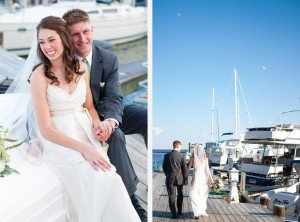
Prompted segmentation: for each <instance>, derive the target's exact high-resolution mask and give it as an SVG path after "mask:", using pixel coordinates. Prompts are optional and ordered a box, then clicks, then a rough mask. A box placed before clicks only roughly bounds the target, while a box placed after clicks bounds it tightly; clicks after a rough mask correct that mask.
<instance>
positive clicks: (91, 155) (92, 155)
mask: <svg viewBox="0 0 300 222" xmlns="http://www.w3.org/2000/svg"><path fill="white" fill-rule="evenodd" d="M82 155H83V156H84V158H85V159H86V160H87V161H88V162H89V163H90V164H91V165H92V167H93V168H94V169H95V170H97V171H98V170H99V169H98V167H99V168H100V169H101V170H102V171H103V172H105V171H106V169H108V170H109V169H110V168H111V165H110V163H109V162H108V161H107V160H106V159H105V158H104V157H103V156H102V155H101V154H100V153H99V152H97V150H95V149H93V148H91V147H89V146H88V147H87V148H86V149H85V151H84V152H83V153H82Z"/></svg>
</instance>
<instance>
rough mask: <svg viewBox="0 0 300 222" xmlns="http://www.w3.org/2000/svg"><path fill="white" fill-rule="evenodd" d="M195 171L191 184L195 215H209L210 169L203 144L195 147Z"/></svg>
mask: <svg viewBox="0 0 300 222" xmlns="http://www.w3.org/2000/svg"><path fill="white" fill-rule="evenodd" d="M193 157H194V172H193V177H192V182H191V186H190V198H191V204H192V209H193V212H194V216H195V217H199V216H207V213H206V207H207V206H206V200H207V197H208V193H209V189H208V175H209V169H208V164H207V158H206V154H205V151H204V149H203V146H202V145H197V146H195V148H194V153H193Z"/></svg>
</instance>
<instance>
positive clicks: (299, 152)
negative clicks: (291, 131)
mask: <svg viewBox="0 0 300 222" xmlns="http://www.w3.org/2000/svg"><path fill="white" fill-rule="evenodd" d="M295 157H300V148H297V149H296V154H295Z"/></svg>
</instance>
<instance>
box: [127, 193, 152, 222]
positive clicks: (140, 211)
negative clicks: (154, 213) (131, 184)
mask: <svg viewBox="0 0 300 222" xmlns="http://www.w3.org/2000/svg"><path fill="white" fill-rule="evenodd" d="M130 199H131V203H132V205H133V206H134V208H135V210H136V212H137V213H138V215H139V217H140V219H141V221H142V222H147V221H148V214H147V212H146V211H145V210H144V208H142V206H141V204H140V202H139V200H138V198H137V197H136V196H135V195H134V194H133V195H132V196H131V197H130Z"/></svg>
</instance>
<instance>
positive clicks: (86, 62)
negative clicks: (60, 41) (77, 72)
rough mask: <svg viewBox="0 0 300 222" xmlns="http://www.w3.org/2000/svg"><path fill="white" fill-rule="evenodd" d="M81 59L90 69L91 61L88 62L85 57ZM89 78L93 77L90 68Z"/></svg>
mask: <svg viewBox="0 0 300 222" xmlns="http://www.w3.org/2000/svg"><path fill="white" fill-rule="evenodd" d="M81 61H82V62H84V63H85V64H86V65H87V67H88V69H89V63H88V61H87V59H86V58H84V59H82V60H81ZM89 79H91V73H90V70H89Z"/></svg>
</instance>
